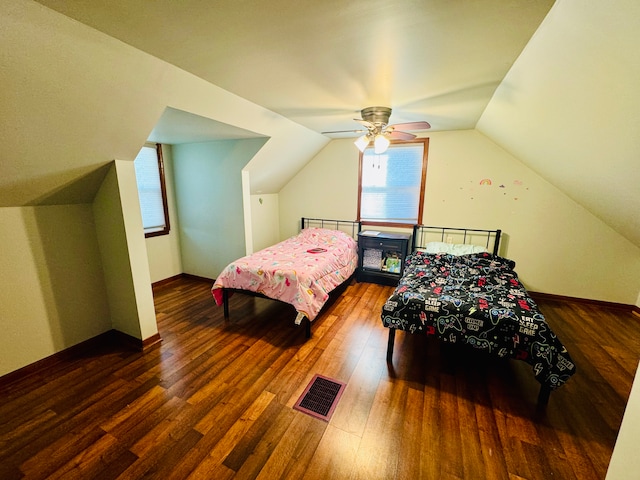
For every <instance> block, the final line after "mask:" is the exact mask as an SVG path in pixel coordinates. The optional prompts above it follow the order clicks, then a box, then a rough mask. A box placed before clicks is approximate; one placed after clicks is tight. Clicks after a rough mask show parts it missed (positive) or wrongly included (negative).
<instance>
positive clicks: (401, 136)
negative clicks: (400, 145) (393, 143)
mask: <svg viewBox="0 0 640 480" xmlns="http://www.w3.org/2000/svg"><path fill="white" fill-rule="evenodd" d="M389 137H390V138H392V139H394V140H413V139H414V138H416V135H414V134H413V133H409V132H400V131H399V130H394V131H393V132H391V133H389Z"/></svg>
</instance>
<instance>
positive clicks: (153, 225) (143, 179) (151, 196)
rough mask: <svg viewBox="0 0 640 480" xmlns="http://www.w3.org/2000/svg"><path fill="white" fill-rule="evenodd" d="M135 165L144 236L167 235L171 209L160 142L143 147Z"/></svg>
mask: <svg viewBox="0 0 640 480" xmlns="http://www.w3.org/2000/svg"><path fill="white" fill-rule="evenodd" d="M134 166H135V169H136V182H137V183H138V197H139V198H140V210H141V212H142V226H143V227H144V236H145V237H155V236H157V235H167V234H168V233H169V211H168V209H167V191H166V189H165V183H164V164H163V162H162V146H161V145H160V144H159V143H158V144H155V145H153V144H151V145H150V144H147V145H145V146H144V147H142V150H140V152H139V153H138V156H137V157H136V159H135V161H134Z"/></svg>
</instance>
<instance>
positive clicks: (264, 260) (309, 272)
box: [211, 217, 360, 338]
mask: <svg viewBox="0 0 640 480" xmlns="http://www.w3.org/2000/svg"><path fill="white" fill-rule="evenodd" d="M301 227H302V228H301V230H300V233H298V234H297V235H294V236H292V237H290V238H288V239H286V240H284V241H282V242H280V243H277V244H276V245H273V246H271V247H267V248H265V249H263V250H260V251H258V252H255V253H253V254H251V255H247V256H245V257H242V258H239V259H238V260H236V261H234V262H232V263H230V264H229V265H228V266H227V267H225V269H224V270H223V271H222V273H220V275H219V276H218V278H216V280H215V283H214V285H213V288H212V290H211V291H212V294H213V297H214V299H215V301H216V303H217V304H218V305H224V316H225V318H228V317H229V295H230V294H231V293H233V292H242V293H245V294H249V295H254V296H260V297H266V298H271V299H274V300H279V301H281V302H285V303H288V304H290V305H293V307H294V308H295V309H296V312H297V315H296V319H295V323H296V324H297V325H300V324H302V323H304V325H305V332H306V336H307V338H308V337H310V336H311V322H312V321H313V320H314V319H315V318H316V317H317V316H318V313H319V312H320V310H321V309H322V307H323V306H324V305H325V303H326V302H327V301H328V300H329V293H330V292H331V291H333V290H335V289H336V288H337V287H338V286H340V285H342V284H344V283H345V282H346V281H347V280H349V279H350V278H351V277H352V276H353V273H354V272H355V270H356V267H357V266H358V248H357V241H356V238H357V235H358V232H359V231H360V223H359V222H351V221H345V220H327V219H317V218H306V217H303V218H302V221H301Z"/></svg>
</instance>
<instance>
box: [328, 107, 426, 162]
mask: <svg viewBox="0 0 640 480" xmlns="http://www.w3.org/2000/svg"><path fill="white" fill-rule="evenodd" d="M360 115H362V119H359V118H354V120H355V121H356V122H360V123H361V124H362V125H363V126H364V127H366V129H367V130H366V132H365V131H364V130H340V131H336V132H322V133H359V132H365V133H364V135H362V136H361V137H359V138H358V139H357V140H356V141H355V142H354V143H355V144H356V147H358V149H359V150H360V151H361V152H364V150H365V149H366V148H367V147H368V146H369V144H370V143H371V141H373V147H374V151H375V153H384V152H385V151H386V150H387V148H388V147H389V144H390V143H391V140H392V139H395V140H413V139H414V138H416V135H414V134H413V133H409V132H405V131H404V130H426V129H428V128H431V125H429V123H428V122H424V121H422V122H409V123H397V124H395V125H389V117H390V116H391V109H390V108H389V107H367V108H364V109H362V110H361V111H360Z"/></svg>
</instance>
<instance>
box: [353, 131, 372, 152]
mask: <svg viewBox="0 0 640 480" xmlns="http://www.w3.org/2000/svg"><path fill="white" fill-rule="evenodd" d="M370 141H371V140H370V138H369V134H364V135H362V136H361V137H359V138H358V139H357V140H356V141H355V142H353V143H355V145H356V147H358V150H360V151H361V152H363V153H364V150H365V149H366V148H367V147H368V146H369V142H370Z"/></svg>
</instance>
